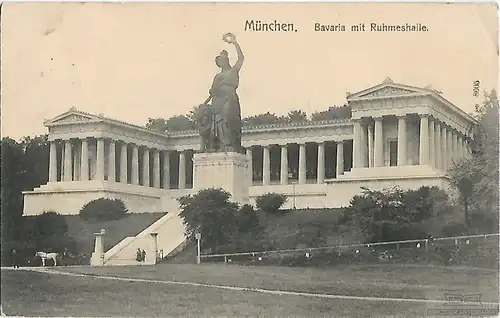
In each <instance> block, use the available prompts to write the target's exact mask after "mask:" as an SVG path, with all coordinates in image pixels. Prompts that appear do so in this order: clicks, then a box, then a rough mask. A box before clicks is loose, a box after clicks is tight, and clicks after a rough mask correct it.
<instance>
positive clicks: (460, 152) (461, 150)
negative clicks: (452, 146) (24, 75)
mask: <svg viewBox="0 0 500 318" xmlns="http://www.w3.org/2000/svg"><path fill="white" fill-rule="evenodd" d="M463 156H464V141H463V139H462V135H461V134H460V133H458V134H457V161H460V160H461V159H462V158H463Z"/></svg>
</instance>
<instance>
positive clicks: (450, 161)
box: [446, 127, 453, 168]
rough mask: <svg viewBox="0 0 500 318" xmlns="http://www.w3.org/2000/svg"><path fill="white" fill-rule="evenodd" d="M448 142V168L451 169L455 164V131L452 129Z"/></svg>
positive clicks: (449, 131) (447, 137)
mask: <svg viewBox="0 0 500 318" xmlns="http://www.w3.org/2000/svg"><path fill="white" fill-rule="evenodd" d="M446 141H447V144H448V146H447V147H446V151H447V152H448V155H447V158H448V168H451V166H452V164H453V130H452V128H451V127H450V128H449V129H448V136H446Z"/></svg>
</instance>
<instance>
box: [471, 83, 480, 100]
mask: <svg viewBox="0 0 500 318" xmlns="http://www.w3.org/2000/svg"><path fill="white" fill-rule="evenodd" d="M480 85H481V82H480V81H474V82H472V96H474V97H479V86H480Z"/></svg>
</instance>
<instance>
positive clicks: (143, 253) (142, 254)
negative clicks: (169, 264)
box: [141, 249, 146, 262]
mask: <svg viewBox="0 0 500 318" xmlns="http://www.w3.org/2000/svg"><path fill="white" fill-rule="evenodd" d="M141 259H142V262H145V261H146V251H145V250H144V249H143V250H142V252H141Z"/></svg>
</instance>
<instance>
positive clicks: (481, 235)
mask: <svg viewBox="0 0 500 318" xmlns="http://www.w3.org/2000/svg"><path fill="white" fill-rule="evenodd" d="M499 235H500V233H489V234H477V235H467V236H451V237H436V238H432V240H433V241H446V240H459V239H467V238H480V237H482V238H486V237H491V236H499ZM429 240H430V238H422V239H415V240H404V241H389V242H374V243H359V244H351V245H334V246H322V247H308V248H298V249H282V250H267V251H253V252H240V253H224V254H201V255H200V257H201V258H211V257H226V256H243V255H255V254H271V253H287V252H307V251H317V250H325V249H334V248H346V247H371V246H378V245H391V244H403V243H419V242H428V241H429Z"/></svg>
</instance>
